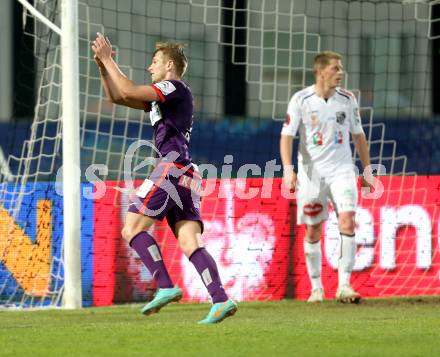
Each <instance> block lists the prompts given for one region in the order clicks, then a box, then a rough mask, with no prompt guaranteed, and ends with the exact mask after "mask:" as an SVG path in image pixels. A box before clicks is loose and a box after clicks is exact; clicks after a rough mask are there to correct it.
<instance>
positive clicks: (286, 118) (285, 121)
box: [283, 113, 290, 126]
mask: <svg viewBox="0 0 440 357" xmlns="http://www.w3.org/2000/svg"><path fill="white" fill-rule="evenodd" d="M289 124H290V115H289V113H286V116H285V118H284V124H283V126H288V125H289Z"/></svg>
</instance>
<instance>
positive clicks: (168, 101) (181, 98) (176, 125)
mask: <svg viewBox="0 0 440 357" xmlns="http://www.w3.org/2000/svg"><path fill="white" fill-rule="evenodd" d="M152 87H153V89H154V90H155V91H156V92H157V94H158V95H159V98H160V100H159V101H157V102H156V101H154V102H151V103H146V106H145V110H146V111H150V120H151V124H152V125H153V127H154V144H155V146H156V148H157V149H158V150H159V152H160V154H161V155H162V157H165V156H167V154H168V153H170V152H172V151H175V152H177V153H178V154H179V157H178V158H177V159H175V160H174V162H175V163H178V164H182V165H188V164H190V163H191V157H190V155H189V139H190V136H191V130H192V124H193V97H192V94H191V90H190V89H189V87H188V86H187V85H186V83H185V82H183V81H179V80H168V81H162V82H158V83H155V84H152Z"/></svg>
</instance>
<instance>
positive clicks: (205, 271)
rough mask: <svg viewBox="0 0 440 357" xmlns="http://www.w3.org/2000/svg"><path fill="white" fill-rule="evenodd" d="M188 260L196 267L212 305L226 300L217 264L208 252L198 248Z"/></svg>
mask: <svg viewBox="0 0 440 357" xmlns="http://www.w3.org/2000/svg"><path fill="white" fill-rule="evenodd" d="M189 260H190V261H191V263H193V264H194V266H195V267H196V270H197V272H198V273H199V275H200V277H201V278H202V281H203V283H204V284H205V286H206V288H207V289H208V293H209V295H211V298H212V303H213V304H216V303H218V302H224V301H226V300H228V296H227V295H226V293H225V289H224V288H223V285H222V282H221V281H220V275H219V273H218V270H217V264H216V263H215V260H214V259H213V258H212V256H211V255H210V254H209V253H208V251H207V250H206V249H205V248H198V249H196V250H195V251H194V253H192V254H191V256H190V257H189Z"/></svg>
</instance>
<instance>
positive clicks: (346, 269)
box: [336, 212, 361, 303]
mask: <svg viewBox="0 0 440 357" xmlns="http://www.w3.org/2000/svg"><path fill="white" fill-rule="evenodd" d="M354 217H355V212H341V213H339V215H338V224H339V231H340V232H341V246H340V255H339V261H338V290H337V292H336V300H337V301H338V302H342V303H358V302H359V301H360V299H361V295H360V294H359V293H358V292H356V291H354V290H353V288H352V287H351V285H350V276H351V272H352V271H353V266H354V259H355V255H356V242H355V234H354V229H355V222H354Z"/></svg>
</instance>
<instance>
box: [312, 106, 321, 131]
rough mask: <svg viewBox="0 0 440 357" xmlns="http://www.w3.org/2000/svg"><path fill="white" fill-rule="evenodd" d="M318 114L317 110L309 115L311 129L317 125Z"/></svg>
mask: <svg viewBox="0 0 440 357" xmlns="http://www.w3.org/2000/svg"><path fill="white" fill-rule="evenodd" d="M318 116H319V112H318V111H317V110H315V111H313V112H311V113H310V125H311V126H312V129H314V128H316V126H317V125H318V122H319V119H318Z"/></svg>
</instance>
